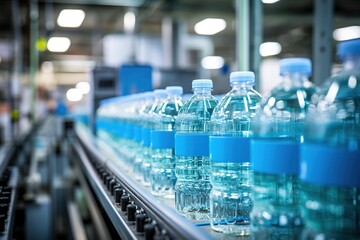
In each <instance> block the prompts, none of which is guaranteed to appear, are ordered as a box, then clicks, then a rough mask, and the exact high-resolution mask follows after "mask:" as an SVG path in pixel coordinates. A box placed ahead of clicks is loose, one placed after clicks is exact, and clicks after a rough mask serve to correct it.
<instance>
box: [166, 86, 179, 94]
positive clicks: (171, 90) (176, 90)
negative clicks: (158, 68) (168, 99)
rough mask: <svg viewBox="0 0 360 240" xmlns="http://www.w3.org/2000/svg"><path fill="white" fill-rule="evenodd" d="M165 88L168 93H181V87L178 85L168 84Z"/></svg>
mask: <svg viewBox="0 0 360 240" xmlns="http://www.w3.org/2000/svg"><path fill="white" fill-rule="evenodd" d="M165 90H166V92H167V93H168V94H177V95H181V94H183V88H182V87H180V86H169V87H166V88H165Z"/></svg>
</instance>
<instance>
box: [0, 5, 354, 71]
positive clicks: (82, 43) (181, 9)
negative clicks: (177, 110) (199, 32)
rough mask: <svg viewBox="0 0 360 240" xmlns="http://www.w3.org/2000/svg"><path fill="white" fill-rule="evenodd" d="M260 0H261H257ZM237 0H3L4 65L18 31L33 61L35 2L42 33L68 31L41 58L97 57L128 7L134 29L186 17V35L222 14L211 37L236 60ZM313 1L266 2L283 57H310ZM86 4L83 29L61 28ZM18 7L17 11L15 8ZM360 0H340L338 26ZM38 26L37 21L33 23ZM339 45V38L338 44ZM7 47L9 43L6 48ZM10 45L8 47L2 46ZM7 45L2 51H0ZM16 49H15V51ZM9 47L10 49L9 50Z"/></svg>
mask: <svg viewBox="0 0 360 240" xmlns="http://www.w3.org/2000/svg"><path fill="white" fill-rule="evenodd" d="M259 1H260V0H259ZM234 2H235V1H233V0H221V1H219V0H207V1H197V0H34V1H33V0H15V1H11V0H2V3H1V8H0V57H1V54H3V55H6V54H7V56H2V62H0V66H1V64H3V65H4V64H8V65H10V63H11V62H12V58H11V56H12V54H11V51H13V50H14V46H13V44H12V42H13V40H14V36H15V32H16V31H20V32H21V37H22V50H23V59H24V71H26V70H27V69H26V66H28V65H29V61H30V57H29V53H30V47H29V46H30V40H29V39H30V32H31V26H30V25H31V24H30V23H31V21H30V19H31V17H30V16H31V6H32V4H31V3H35V4H36V6H37V7H38V20H39V21H38V26H37V29H38V36H39V38H44V39H49V37H52V36H66V37H68V38H70V39H71V46H70V48H69V50H68V51H67V52H65V53H52V52H49V51H47V50H45V51H43V52H40V54H39V61H40V63H41V62H42V61H51V60H61V59H66V58H69V57H71V58H73V59H77V58H79V59H99V58H101V55H102V52H101V51H102V48H101V41H102V39H103V37H104V36H105V35H107V34H113V33H124V27H123V26H124V23H123V19H124V14H125V13H126V12H127V11H128V10H129V9H130V10H133V11H135V13H136V16H137V18H136V19H137V23H136V30H135V31H136V33H139V34H147V35H156V36H161V22H162V19H163V18H164V17H172V18H174V19H178V20H181V21H184V22H185V25H186V31H187V33H188V34H195V32H194V25H195V24H196V23H197V22H199V21H200V20H202V19H204V18H206V17H218V18H223V19H225V21H226V22H227V27H226V29H225V30H224V31H222V32H220V33H218V34H216V35H213V36H210V38H212V39H213V41H214V44H215V54H216V55H221V56H223V57H224V58H226V59H230V60H234V59H235V27H234V26H235V5H234ZM313 4H314V1H313V0H302V1H288V0H286V1H285V0H280V1H278V2H277V3H275V4H264V6H263V40H264V41H277V42H280V43H281V44H282V46H283V51H282V54H283V55H280V57H282V56H309V57H310V56H311V42H312V30H313ZM66 8H72V9H82V10H83V11H84V12H85V13H86V17H85V19H84V22H83V23H82V25H81V26H80V27H79V28H75V29H72V28H62V27H59V26H58V25H57V22H56V20H57V17H58V15H59V13H60V11H61V10H62V9H66ZM14 9H15V10H14ZM359 13H360V1H357V0H336V1H335V19H334V28H338V27H344V26H351V25H358V23H359V22H360V14H359ZM35 26H36V25H35ZM334 44H335V43H334ZM4 46H5V47H4ZM6 46H10V47H9V48H8V49H10V50H6V49H5V50H4V48H6ZM2 49H3V50H2ZM11 49H12V50H11ZM6 51H7V52H6Z"/></svg>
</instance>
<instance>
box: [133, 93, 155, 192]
mask: <svg viewBox="0 0 360 240" xmlns="http://www.w3.org/2000/svg"><path fill="white" fill-rule="evenodd" d="M153 100H154V99H153V92H146V93H144V94H143V98H142V99H141V101H140V102H139V104H138V106H137V108H138V109H137V116H136V119H135V121H134V140H135V142H136V143H137V148H136V149H134V150H135V151H136V154H135V156H134V160H133V162H134V176H135V179H137V180H142V183H143V184H144V185H145V186H149V185H150V182H149V181H148V179H146V181H144V178H143V174H142V165H143V160H144V159H148V158H150V146H147V145H144V139H143V138H146V137H148V136H147V135H143V134H142V133H143V128H146V127H148V126H149V123H148V119H149V112H150V110H151V108H152V105H153ZM145 141H146V140H145Z"/></svg>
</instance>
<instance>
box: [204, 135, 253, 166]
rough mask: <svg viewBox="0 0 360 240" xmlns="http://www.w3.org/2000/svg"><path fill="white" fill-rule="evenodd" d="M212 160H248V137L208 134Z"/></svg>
mask: <svg viewBox="0 0 360 240" xmlns="http://www.w3.org/2000/svg"><path fill="white" fill-rule="evenodd" d="M209 146H210V159H211V161H212V162H250V139H249V138H243V137H233V136H210V145H209Z"/></svg>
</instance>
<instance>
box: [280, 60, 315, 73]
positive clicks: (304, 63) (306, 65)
mask: <svg viewBox="0 0 360 240" xmlns="http://www.w3.org/2000/svg"><path fill="white" fill-rule="evenodd" d="M296 72H297V73H302V74H305V75H306V76H311V61H310V59H308V58H285V59H282V60H280V75H282V76H283V75H285V74H287V73H296Z"/></svg>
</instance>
